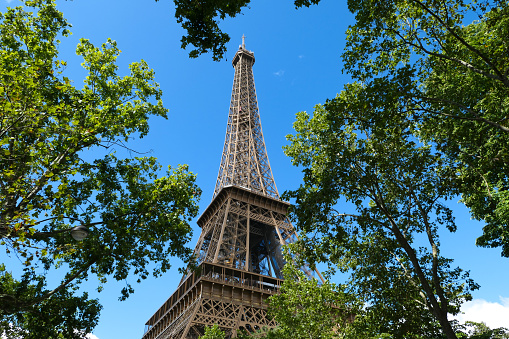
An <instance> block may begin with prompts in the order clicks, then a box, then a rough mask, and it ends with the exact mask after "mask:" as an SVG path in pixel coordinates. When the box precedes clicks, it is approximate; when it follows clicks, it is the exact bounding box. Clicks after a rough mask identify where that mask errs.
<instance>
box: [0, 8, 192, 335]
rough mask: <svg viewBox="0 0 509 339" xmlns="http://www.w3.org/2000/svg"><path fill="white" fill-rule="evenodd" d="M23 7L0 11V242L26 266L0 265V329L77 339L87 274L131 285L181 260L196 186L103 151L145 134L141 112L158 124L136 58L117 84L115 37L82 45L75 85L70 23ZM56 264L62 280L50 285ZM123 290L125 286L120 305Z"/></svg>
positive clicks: (152, 86) (83, 319) (157, 102)
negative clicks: (64, 50)
mask: <svg viewBox="0 0 509 339" xmlns="http://www.w3.org/2000/svg"><path fill="white" fill-rule="evenodd" d="M24 5H25V6H24V7H16V8H8V9H7V10H6V12H5V13H1V14H0V47H1V48H0V235H1V240H0V246H1V248H2V251H5V255H8V256H11V258H12V259H11V261H12V260H19V263H20V265H21V266H22V267H23V270H22V273H21V274H20V275H19V276H15V275H14V274H13V273H12V269H9V268H8V267H6V266H5V265H2V266H1V267H0V319H1V320H0V321H1V326H2V327H1V329H0V332H1V331H3V332H4V335H7V337H11V336H15V335H16V334H18V335H21V334H23V336H25V337H34V338H35V337H37V338H40V337H47V338H56V337H57V336H58V335H63V336H65V337H67V338H72V337H80V338H81V337H83V336H84V335H85V333H86V332H89V331H90V330H91V329H92V328H93V327H94V326H95V325H96V324H97V319H98V314H99V311H100V308H101V307H100V305H99V303H98V301H97V300H90V299H89V298H88V296H87V294H86V293H83V295H82V296H76V293H77V289H78V288H79V284H80V282H81V281H83V280H86V279H88V277H89V275H95V276H97V277H98V278H99V280H100V282H101V284H103V283H105V282H106V281H107V279H110V278H113V279H115V280H124V279H127V278H128V276H133V277H134V279H135V280H136V281H137V282H140V281H141V280H143V279H145V278H147V276H148V275H150V274H152V275H154V276H159V275H160V274H162V273H163V272H165V271H167V270H168V269H169V267H170V258H171V257H174V256H176V257H179V258H180V259H182V260H184V261H186V262H187V261H189V260H190V258H191V250H190V249H189V248H188V247H187V246H186V242H187V241H188V240H189V239H190V234H191V228H190V225H189V221H190V220H191V218H192V217H194V216H195V215H196V214H197V211H198V209H197V199H198V197H199V194H200V190H199V189H198V188H197V187H196V185H195V175H194V174H192V173H190V172H189V171H188V169H187V167H186V166H179V167H177V168H173V169H172V168H169V169H168V171H167V174H166V176H164V177H158V172H159V170H160V168H161V166H160V165H158V164H157V161H156V159H155V158H154V157H136V158H132V159H121V158H118V157H117V156H116V155H115V154H114V152H113V151H112V150H111V148H112V146H115V145H116V146H123V143H124V142H125V141H127V140H128V139H129V138H130V137H131V136H136V135H138V136H139V137H143V136H145V135H146V134H147V133H148V130H149V125H148V118H149V116H151V115H154V116H160V117H165V118H166V113H167V110H166V109H165V108H164V107H163V105H162V101H161V95H162V92H161V90H160V88H159V85H158V84H157V83H156V82H155V81H154V72H153V70H151V69H150V68H149V67H148V66H147V64H146V63H145V62H144V61H140V62H136V63H133V64H131V65H130V66H129V68H130V75H127V76H124V77H121V76H119V75H118V74H117V68H118V67H117V65H116V64H115V60H116V58H117V56H118V55H119V53H120V51H119V49H118V48H117V46H116V43H115V41H112V40H108V41H107V42H106V43H105V44H103V45H102V46H101V47H100V48H98V47H95V46H94V45H93V44H92V43H91V42H90V41H88V40H81V42H80V43H79V45H78V47H77V49H76V52H77V54H78V55H80V56H82V57H83V64H82V65H83V67H84V68H85V70H86V71H87V72H88V75H87V77H86V78H85V80H84V84H83V87H82V88H81V89H78V88H76V87H75V86H73V83H72V81H71V80H70V79H68V78H67V77H65V75H64V72H63V71H64V69H65V65H66V63H65V61H61V60H59V59H58V43H59V40H58V39H60V38H62V37H66V36H67V35H68V34H69V30H68V29H69V27H70V25H69V24H68V23H67V21H66V20H65V19H64V17H63V15H62V13H61V12H59V11H58V10H57V9H56V7H55V4H54V2H53V1H51V0H34V1H28V0H27V1H24ZM101 150H102V151H101ZM101 153H102V154H105V153H107V154H106V155H105V156H103V157H102V158H101V157H100V156H98V154H101ZM94 157H95V159H94ZM77 226H80V227H87V228H88V230H89V234H88V237H87V238H86V239H85V240H83V241H81V242H77V241H75V240H73V239H72V237H71V233H70V232H69V230H70V229H71V228H73V227H77ZM149 264H150V266H149ZM55 269H59V270H65V272H66V273H65V275H64V274H61V275H63V276H64V277H63V279H62V281H61V282H60V283H59V284H57V285H55V286H49V285H48V283H47V280H46V275H47V274H48V273H49V274H51V273H52V272H53V271H54V270H55ZM132 291H133V288H132V286H131V285H130V284H127V286H126V287H125V288H124V289H123V290H122V296H121V299H124V298H126V297H127V296H128V295H129V293H131V292H132Z"/></svg>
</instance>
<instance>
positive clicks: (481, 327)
mask: <svg viewBox="0 0 509 339" xmlns="http://www.w3.org/2000/svg"><path fill="white" fill-rule="evenodd" d="M458 337H460V338H469V339H507V338H509V330H508V329H507V328H504V327H499V328H495V329H493V330H492V329H491V328H489V327H488V326H487V325H486V323H484V322H481V323H477V322H474V321H467V322H465V324H464V325H462V326H461V330H460V332H459V335H458Z"/></svg>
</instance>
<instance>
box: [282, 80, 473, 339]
mask: <svg viewBox="0 0 509 339" xmlns="http://www.w3.org/2000/svg"><path fill="white" fill-rule="evenodd" d="M388 90H390V89H388ZM370 95H371V92H370V91H369V88H366V87H364V86H363V85H361V84H358V83H354V84H350V85H348V86H346V88H345V90H344V91H343V92H342V93H341V94H340V95H338V97H336V99H334V100H332V101H329V102H327V104H326V105H325V106H317V107H316V108H315V111H314V114H313V117H312V118H311V117H310V116H309V115H308V114H307V113H299V114H298V115H297V121H296V122H295V124H294V128H295V130H296V133H297V134H296V135H293V136H289V137H288V138H289V140H290V142H291V144H290V145H289V146H287V147H286V150H285V152H286V154H287V155H289V156H290V157H291V158H292V160H293V163H294V165H301V166H303V167H304V171H303V172H304V183H303V184H302V185H301V186H300V188H299V189H297V190H295V191H292V192H287V193H286V194H285V195H286V198H292V199H296V206H295V207H294V210H293V214H294V217H296V218H297V219H298V223H297V227H298V228H299V229H300V230H301V231H302V233H303V236H302V238H301V239H302V243H303V246H302V249H301V252H302V253H305V254H306V257H309V258H311V261H313V262H314V261H323V262H329V263H330V264H331V265H332V266H333V267H334V266H335V267H337V268H339V269H340V270H341V271H344V272H350V273H351V274H350V280H349V283H348V284H347V286H349V288H350V289H351V291H352V292H354V293H356V294H357V295H359V296H360V297H361V298H362V299H363V300H364V302H365V303H366V305H367V306H366V309H365V314H363V315H362V316H361V317H358V319H356V323H360V322H362V321H364V322H366V324H368V323H369V324H370V326H371V327H372V328H371V329H370V331H374V333H379V334H381V333H390V334H392V335H394V336H396V337H419V336H425V337H432V336H435V335H437V333H439V332H440V331H443V332H444V334H445V335H447V336H448V337H450V338H455V336H454V332H453V329H452V327H451V324H450V323H449V321H448V319H447V314H448V313H451V314H455V313H457V312H458V311H459V306H460V305H461V303H462V302H463V301H464V300H468V299H469V298H470V294H469V291H470V290H471V289H475V288H477V286H476V285H475V284H474V283H473V282H472V281H471V280H470V279H468V273H467V272H463V271H462V270H461V269H459V268H452V267H451V262H452V260H450V259H447V258H444V257H443V256H442V255H441V254H440V242H439V230H440V229H441V228H447V229H448V230H449V231H455V229H456V225H455V223H454V218H453V216H452V211H451V210H450V209H449V208H448V207H447V206H446V200H448V199H449V198H452V197H453V194H454V192H451V190H450V187H451V182H452V180H453V178H454V168H450V167H449V166H447V165H445V164H443V163H442V159H441V156H440V154H436V153H435V152H433V150H432V148H431V147H430V146H426V145H422V144H420V143H419V142H417V141H416V140H415V137H414V135H413V132H414V127H413V125H412V124H411V123H410V122H409V121H408V120H406V119H405V117H406V114H407V113H406V106H403V105H401V104H400V102H399V101H398V100H394V101H392V102H391V101H389V100H387V99H386V98H384V111H379V110H376V109H373V108H372V107H370V106H369V104H367V103H366V100H365V99H366V97H369V96H370ZM340 199H345V200H346V202H347V203H350V204H352V205H353V206H354V208H355V211H354V212H351V211H348V210H345V211H338V210H337V209H339V208H343V205H342V204H339V205H338V202H340ZM341 202H343V200H341ZM311 235H312V236H311ZM368 320H369V321H368ZM366 324H365V325H363V326H361V327H364V328H365V327H366ZM438 324H440V326H438ZM361 327H359V328H361ZM440 328H441V330H440Z"/></svg>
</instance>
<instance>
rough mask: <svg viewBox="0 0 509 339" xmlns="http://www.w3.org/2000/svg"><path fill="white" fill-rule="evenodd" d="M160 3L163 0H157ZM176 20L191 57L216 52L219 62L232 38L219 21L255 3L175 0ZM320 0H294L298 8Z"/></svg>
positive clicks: (215, 57)
mask: <svg viewBox="0 0 509 339" xmlns="http://www.w3.org/2000/svg"><path fill="white" fill-rule="evenodd" d="M156 1H159V0H156ZM173 2H174V3H175V18H176V19H177V22H178V23H180V24H181V25H182V28H184V29H185V30H186V35H184V36H182V39H181V42H182V48H186V47H187V46H188V45H193V46H194V47H195V49H193V50H192V51H191V52H190V53H189V57H191V58H196V57H198V56H199V55H200V54H203V53H207V52H212V58H213V59H214V60H215V61H219V60H221V59H222V58H223V57H224V53H225V52H226V44H227V43H228V42H229V41H230V36H229V35H228V34H227V33H224V32H223V31H221V29H220V28H219V21H221V20H224V19H225V18H226V17H227V16H228V17H231V18H234V17H236V16H237V15H239V14H240V13H241V11H242V9H243V8H245V7H248V6H249V4H250V3H251V0H223V1H215V0H202V1H194V0H173ZM318 2H320V0H294V3H295V7H297V8H298V7H302V6H306V7H309V6H310V5H311V4H317V3H318Z"/></svg>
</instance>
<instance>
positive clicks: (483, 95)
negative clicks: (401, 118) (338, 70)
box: [343, 0, 509, 256]
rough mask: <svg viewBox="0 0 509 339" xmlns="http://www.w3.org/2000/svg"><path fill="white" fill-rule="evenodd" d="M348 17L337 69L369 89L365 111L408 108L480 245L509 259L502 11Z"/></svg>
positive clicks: (421, 4)
mask: <svg viewBox="0 0 509 339" xmlns="http://www.w3.org/2000/svg"><path fill="white" fill-rule="evenodd" d="M350 10H351V11H352V12H353V13H354V14H355V15H356V24H355V25H354V26H352V27H350V29H349V31H348V32H347V46H346V50H345V52H344V54H343V58H344V62H345V70H346V71H347V72H348V73H350V74H351V75H352V76H353V77H354V78H355V79H357V80H358V81H360V82H362V83H363V84H364V85H365V86H366V87H367V88H369V92H370V95H369V96H366V103H367V105H370V106H372V107H373V109H377V110H379V111H383V110H384V109H385V108H386V107H385V106H386V104H385V102H388V104H389V105H390V104H391V103H392V102H394V101H395V100H397V101H399V102H400V104H402V105H403V104H404V105H405V106H406V114H407V115H406V118H405V119H407V120H409V121H411V122H412V123H413V124H415V125H416V130H415V131H414V135H415V136H416V137H418V138H420V139H421V140H424V141H427V142H429V143H430V144H432V145H433V146H434V147H435V148H436V149H437V150H438V151H440V152H441V153H443V154H444V161H445V160H447V161H448V162H449V163H450V166H454V167H456V172H457V173H456V180H455V181H454V182H453V183H452V184H451V190H454V189H457V190H458V192H459V193H460V194H461V195H462V201H463V202H464V203H465V205H466V206H468V207H469V208H470V210H471V212H472V216H473V217H474V218H476V219H478V220H483V221H485V222H486V226H485V227H484V234H483V236H481V237H480V238H479V239H478V240H477V243H478V245H481V246H490V247H501V248H502V255H503V256H509V237H508V234H509V233H508V232H509V224H508V222H509V209H508V207H509V200H508V199H509V194H508V187H509V184H508V177H509V176H508V173H509V171H508V170H509V168H508V162H509V158H508V157H507V154H509V150H508V147H507V145H508V144H509V143H508V141H509V139H508V138H509V125H508V111H507V110H508V108H507V107H509V106H508V103H509V102H508V98H509V78H508V74H509V73H508V72H509V55H508V53H507V51H508V50H509V42H508V39H507V36H508V34H509V28H508V27H509V25H508V22H509V5H508V3H507V2H506V1H496V0H495V1H471V2H467V3H465V2H463V1H457V0H448V1H444V2H437V1H433V0H410V1H399V0H397V1H384V2H375V3H373V2H371V1H356V2H355V3H354V2H352V3H351V4H350ZM472 20H475V21H472ZM465 24H468V25H466V26H465ZM387 123H391V120H388V121H387Z"/></svg>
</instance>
